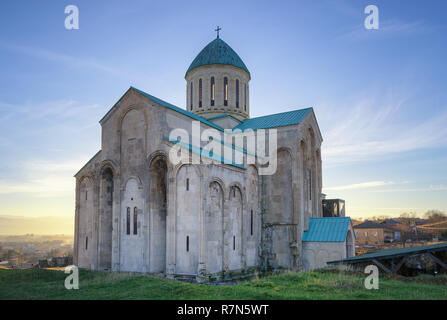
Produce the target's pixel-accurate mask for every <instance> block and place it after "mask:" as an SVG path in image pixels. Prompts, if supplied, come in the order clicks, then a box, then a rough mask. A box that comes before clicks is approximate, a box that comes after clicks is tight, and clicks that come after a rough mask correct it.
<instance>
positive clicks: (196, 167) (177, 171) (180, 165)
mask: <svg viewBox="0 0 447 320" xmlns="http://www.w3.org/2000/svg"><path fill="white" fill-rule="evenodd" d="M184 166H192V167H194V169H195V170H196V174H197V177H199V178H202V177H203V175H202V170H201V169H200V167H199V165H196V164H191V163H179V164H177V165H175V166H174V168H173V170H172V175H173V176H174V177H175V178H177V176H178V173H179V171H180V169H181V168H182V167H184Z"/></svg>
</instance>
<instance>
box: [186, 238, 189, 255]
mask: <svg viewBox="0 0 447 320" xmlns="http://www.w3.org/2000/svg"><path fill="white" fill-rule="evenodd" d="M186 252H189V236H186Z"/></svg>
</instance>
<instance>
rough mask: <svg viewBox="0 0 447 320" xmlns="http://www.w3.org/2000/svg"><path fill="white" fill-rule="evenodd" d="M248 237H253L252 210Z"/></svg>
mask: <svg viewBox="0 0 447 320" xmlns="http://www.w3.org/2000/svg"><path fill="white" fill-rule="evenodd" d="M250 235H251V236H252V235H253V210H251V212H250Z"/></svg>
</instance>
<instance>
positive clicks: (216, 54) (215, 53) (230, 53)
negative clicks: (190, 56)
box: [186, 38, 250, 75]
mask: <svg viewBox="0 0 447 320" xmlns="http://www.w3.org/2000/svg"><path fill="white" fill-rule="evenodd" d="M209 64H226V65H230V66H233V67H236V68H240V69H242V70H245V71H247V73H248V75H250V71H248V69H247V67H246V66H245V63H244V62H243V61H242V59H241V58H240V57H239V56H238V55H237V53H236V52H235V51H234V50H233V49H231V47H230V46H229V45H228V44H227V43H226V42H225V41H223V40H222V39H220V38H216V39H214V40H213V41H211V42H210V43H208V45H207V46H206V47H205V48H203V50H202V51H200V53H199V54H198V55H197V57H196V58H195V59H194V61H193V62H192V63H191V65H190V66H189V68H188V70H187V71H186V74H188V72H189V71H191V70H193V69H195V68H198V67H201V66H205V65H209Z"/></svg>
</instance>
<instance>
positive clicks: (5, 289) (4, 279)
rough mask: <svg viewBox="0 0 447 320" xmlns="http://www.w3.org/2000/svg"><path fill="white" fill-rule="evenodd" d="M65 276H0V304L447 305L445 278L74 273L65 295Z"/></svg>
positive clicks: (33, 273) (29, 272)
mask: <svg viewBox="0 0 447 320" xmlns="http://www.w3.org/2000/svg"><path fill="white" fill-rule="evenodd" d="M66 276H67V275H66V274H65V273H64V272H61V271H53V270H38V269H34V270H0V299H380V300H383V299H447V285H446V284H447V277H446V276H437V277H436V278H434V277H432V276H421V277H417V278H410V279H403V278H389V277H381V279H380V283H379V290H366V289H365V288H364V286H363V281H364V279H365V276H364V275H363V274H353V273H345V272H342V271H332V272H319V271H314V272H300V273H285V274H280V275H272V276H266V277H262V278H260V279H253V280H247V281H245V282H240V283H237V284H234V285H204V284H189V283H183V282H179V281H172V280H167V279H162V278H158V277H155V276H149V275H141V274H129V273H108V272H100V271H87V270H80V271H79V290H67V289H65V287H64V280H65V277H66Z"/></svg>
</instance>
